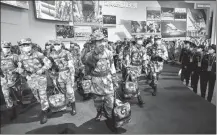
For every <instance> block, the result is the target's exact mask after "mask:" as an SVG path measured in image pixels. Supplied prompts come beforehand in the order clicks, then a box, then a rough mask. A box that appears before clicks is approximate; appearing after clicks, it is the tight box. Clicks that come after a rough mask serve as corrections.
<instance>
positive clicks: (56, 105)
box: [48, 81, 66, 112]
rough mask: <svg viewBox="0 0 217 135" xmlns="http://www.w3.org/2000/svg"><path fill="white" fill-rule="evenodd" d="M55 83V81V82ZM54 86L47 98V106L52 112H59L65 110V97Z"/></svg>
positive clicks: (58, 88)
mask: <svg viewBox="0 0 217 135" xmlns="http://www.w3.org/2000/svg"><path fill="white" fill-rule="evenodd" d="M56 82H57V81H56ZM53 84H54V88H53V91H52V93H51V94H49V96H48V102H49V106H50V109H51V111H52V112H59V111H63V110H66V97H65V94H64V93H63V92H61V91H60V89H61V88H60V87H58V86H57V84H56V83H53Z"/></svg>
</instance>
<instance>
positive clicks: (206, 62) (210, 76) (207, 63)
mask: <svg viewBox="0 0 217 135" xmlns="http://www.w3.org/2000/svg"><path fill="white" fill-rule="evenodd" d="M198 65H199V66H201V69H202V71H201V74H200V86H201V97H203V98H205V95H206V88H207V83H208V82H209V87H208V97H207V100H208V101H209V102H211V100H212V96H213V91H214V87H215V81H216V45H210V46H208V52H207V54H206V55H205V56H203V58H202V62H201V63H198Z"/></svg>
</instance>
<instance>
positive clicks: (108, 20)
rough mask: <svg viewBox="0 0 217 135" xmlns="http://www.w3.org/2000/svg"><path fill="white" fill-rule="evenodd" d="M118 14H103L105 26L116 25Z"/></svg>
mask: <svg viewBox="0 0 217 135" xmlns="http://www.w3.org/2000/svg"><path fill="white" fill-rule="evenodd" d="M115 25H116V16H114V15H103V26H115Z"/></svg>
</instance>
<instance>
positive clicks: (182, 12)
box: [174, 8, 187, 21]
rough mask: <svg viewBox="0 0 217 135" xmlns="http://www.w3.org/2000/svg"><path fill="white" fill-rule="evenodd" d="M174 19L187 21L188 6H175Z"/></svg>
mask: <svg viewBox="0 0 217 135" xmlns="http://www.w3.org/2000/svg"><path fill="white" fill-rule="evenodd" d="M174 19H175V21H186V19H187V9H186V8H175V13H174Z"/></svg>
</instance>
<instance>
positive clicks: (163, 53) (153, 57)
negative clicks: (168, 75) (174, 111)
mask: <svg viewBox="0 0 217 135" xmlns="http://www.w3.org/2000/svg"><path fill="white" fill-rule="evenodd" d="M147 55H148V56H149V57H150V63H149V64H148V65H149V69H150V73H149V74H150V77H151V83H150V84H149V85H150V86H151V87H152V88H153V89H154V91H153V93H152V96H156V94H157V83H158V78H159V75H160V73H161V71H162V70H163V63H164V61H165V60H167V59H168V52H167V49H166V47H165V46H164V45H163V44H162V43H161V38H159V37H157V36H155V43H154V44H153V45H152V46H150V47H148V48H147Z"/></svg>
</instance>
